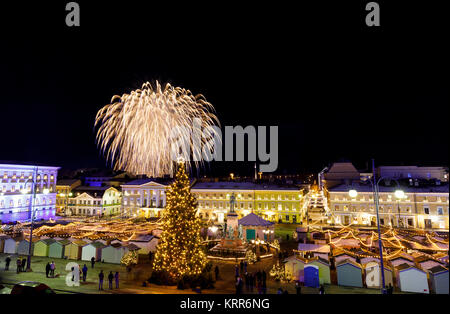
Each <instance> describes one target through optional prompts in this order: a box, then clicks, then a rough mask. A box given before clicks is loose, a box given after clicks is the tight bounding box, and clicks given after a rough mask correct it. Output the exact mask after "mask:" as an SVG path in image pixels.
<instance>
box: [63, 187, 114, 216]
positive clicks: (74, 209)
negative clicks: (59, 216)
mask: <svg viewBox="0 0 450 314" xmlns="http://www.w3.org/2000/svg"><path fill="white" fill-rule="evenodd" d="M72 194H73V196H72V197H70V198H69V203H68V209H67V213H66V215H67V216H99V217H101V216H111V215H118V214H120V210H121V201H122V194H121V193H120V191H119V190H117V189H116V188H114V187H108V186H103V187H90V186H79V187H77V188H75V189H74V190H73V191H72Z"/></svg>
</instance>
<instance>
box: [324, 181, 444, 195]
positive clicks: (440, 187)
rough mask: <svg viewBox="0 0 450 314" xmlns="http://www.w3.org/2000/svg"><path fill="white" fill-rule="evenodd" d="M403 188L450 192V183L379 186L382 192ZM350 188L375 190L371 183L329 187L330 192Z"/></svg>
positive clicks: (366, 190)
mask: <svg viewBox="0 0 450 314" xmlns="http://www.w3.org/2000/svg"><path fill="white" fill-rule="evenodd" d="M398 189H401V190H403V192H405V193H449V186H448V184H442V185H436V186H419V187H416V186H397V184H396V183H395V182H394V183H392V185H390V186H381V185H380V186H379V189H378V190H379V192H381V193H394V192H395V190H398ZM349 190H356V191H358V192H373V190H372V185H371V184H369V183H368V184H359V183H355V184H340V185H337V186H334V187H331V188H329V189H328V191H329V192H348V191H349Z"/></svg>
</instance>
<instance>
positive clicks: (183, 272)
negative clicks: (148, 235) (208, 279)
mask: <svg viewBox="0 0 450 314" xmlns="http://www.w3.org/2000/svg"><path fill="white" fill-rule="evenodd" d="M196 211H197V200H196V199H195V197H194V196H193V195H192V194H191V191H190V184H189V178H188V176H187V175H186V172H185V166H184V163H183V162H180V163H179V164H178V171H177V174H176V176H175V182H174V183H173V184H172V185H171V186H170V188H169V190H168V191H167V204H166V208H165V210H164V212H163V217H162V224H163V230H164V231H163V233H162V234H161V239H160V243H159V244H158V247H157V250H156V254H155V259H154V262H153V269H154V270H155V271H157V272H163V273H166V274H167V275H168V276H169V278H170V279H172V280H174V281H176V280H178V279H180V278H182V277H183V276H195V275H200V274H201V273H202V271H203V270H204V268H205V266H206V263H207V259H206V254H205V253H204V251H203V250H202V246H201V242H202V238H201V235H200V229H201V220H200V218H199V217H198V216H196Z"/></svg>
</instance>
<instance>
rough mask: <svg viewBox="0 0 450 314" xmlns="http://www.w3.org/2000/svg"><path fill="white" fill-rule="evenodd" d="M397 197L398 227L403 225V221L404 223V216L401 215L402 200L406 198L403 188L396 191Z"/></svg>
mask: <svg viewBox="0 0 450 314" xmlns="http://www.w3.org/2000/svg"><path fill="white" fill-rule="evenodd" d="M394 194H395V198H396V199H397V211H398V221H397V226H398V227H403V223H402V220H401V219H402V218H401V215H400V200H401V199H403V198H405V193H404V192H403V191H402V190H397V191H395V193H394Z"/></svg>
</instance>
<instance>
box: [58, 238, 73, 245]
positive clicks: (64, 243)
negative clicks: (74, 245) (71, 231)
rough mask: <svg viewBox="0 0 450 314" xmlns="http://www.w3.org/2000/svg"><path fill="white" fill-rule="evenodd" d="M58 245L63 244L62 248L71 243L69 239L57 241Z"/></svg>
mask: <svg viewBox="0 0 450 314" xmlns="http://www.w3.org/2000/svg"><path fill="white" fill-rule="evenodd" d="M56 243H58V244H61V245H62V246H65V245H67V244H70V243H71V242H70V241H69V240H67V239H62V240H58V241H56Z"/></svg>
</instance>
